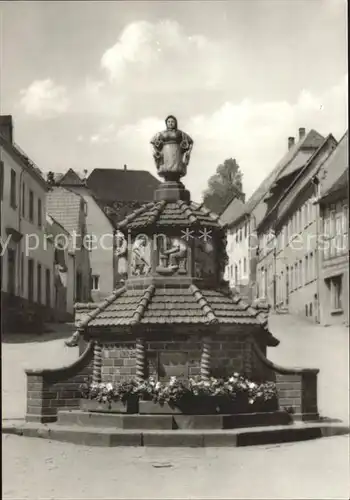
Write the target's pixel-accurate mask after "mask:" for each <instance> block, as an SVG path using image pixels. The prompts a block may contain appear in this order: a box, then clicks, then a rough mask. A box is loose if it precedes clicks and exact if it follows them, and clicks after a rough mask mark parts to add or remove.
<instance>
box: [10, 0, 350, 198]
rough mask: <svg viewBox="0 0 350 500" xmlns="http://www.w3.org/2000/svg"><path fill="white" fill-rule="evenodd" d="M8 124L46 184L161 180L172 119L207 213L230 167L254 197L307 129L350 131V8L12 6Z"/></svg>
mask: <svg viewBox="0 0 350 500" xmlns="http://www.w3.org/2000/svg"><path fill="white" fill-rule="evenodd" d="M0 21H1V54H0V57H1V59H0V111H1V114H11V115H13V119H14V139H15V141H16V143H17V144H19V146H20V147H21V148H22V149H23V150H24V151H26V153H27V154H28V155H29V157H30V158H31V159H32V160H33V161H34V162H36V163H37V165H38V166H39V168H40V169H41V170H42V171H43V172H48V171H50V170H53V171H56V172H65V171H66V170H68V168H73V169H75V170H77V171H80V172H82V171H83V170H84V169H87V170H88V172H91V171H92V170H93V169H94V168H123V166H124V165H125V164H126V165H127V167H128V168H129V169H133V170H148V171H150V172H151V173H153V174H154V175H156V169H155V165H154V163H153V159H152V153H151V146H150V139H151V137H152V136H153V135H154V134H155V133H156V132H158V131H161V130H163V129H164V128H165V124H164V119H165V117H166V116H167V115H168V114H174V115H175V116H176V117H177V118H178V124H179V128H180V129H181V130H183V131H184V132H186V133H188V134H189V135H190V136H191V137H192V139H193V140H194V148H193V152H192V157H191V162H190V165H189V167H188V175H187V177H186V178H185V179H184V183H185V184H186V187H187V188H188V189H190V190H191V192H192V199H193V200H196V201H200V199H201V196H202V192H203V190H204V189H205V188H206V186H207V182H208V178H209V177H210V176H211V175H213V174H214V173H215V170H216V168H217V166H218V165H219V164H220V163H222V162H223V161H224V160H225V159H227V158H235V159H236V160H237V162H238V164H239V165H240V168H241V170H242V172H243V190H244V191H245V193H246V195H247V196H248V197H249V196H250V195H251V194H252V192H253V191H254V189H256V188H257V187H258V185H259V184H260V182H262V180H263V179H264V178H265V176H266V175H267V174H268V173H269V172H270V171H271V170H272V169H273V167H274V166H275V165H276V163H277V162H278V161H279V159H280V158H281V157H282V156H283V155H284V154H285V152H286V151H287V142H288V141H287V139H288V137H289V136H297V134H298V128H299V127H305V128H306V130H310V129H311V128H313V129H315V130H317V131H318V132H320V133H321V134H323V135H327V134H329V133H332V134H333V135H334V136H335V138H336V139H337V140H339V139H340V138H341V136H342V135H343V134H344V132H345V131H346V129H347V118H348V117H347V108H348V104H347V93H348V90H347V89H348V69H347V9H346V0H231V1H227V2H224V1H220V0H215V1H201V2H191V1H188V0H187V1H180V0H178V1H175V2H172V1H164V2H162V1H154V2H149V1H142V2H137V1H130V0H129V1H128V2H121V1H114V2H113V1H110V2H103V1H100V0H99V1H98V2H93V1H90V2H83V1H79V2H74V1H70V2H55V1H50V2H41V1H40V2H30V1H26V2H9V1H2V2H1V3H0Z"/></svg>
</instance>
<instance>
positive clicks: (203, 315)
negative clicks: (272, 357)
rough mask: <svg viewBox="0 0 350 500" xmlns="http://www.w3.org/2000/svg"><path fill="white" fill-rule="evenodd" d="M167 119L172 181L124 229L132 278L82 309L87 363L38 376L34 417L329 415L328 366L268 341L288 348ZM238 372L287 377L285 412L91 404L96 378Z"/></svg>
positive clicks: (238, 422)
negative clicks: (297, 364)
mask: <svg viewBox="0 0 350 500" xmlns="http://www.w3.org/2000/svg"><path fill="white" fill-rule="evenodd" d="M165 123H166V130H165V131H163V132H160V133H158V134H156V135H155V136H154V138H153V139H152V141H151V144H152V146H153V156H154V160H155V164H156V168H157V172H158V175H159V176H160V177H162V178H163V179H164V182H163V183H162V184H161V185H160V186H159V187H158V188H157V190H156V191H155V193H154V201H153V202H151V203H147V204H145V205H144V206H143V207H141V208H140V209H138V210H136V211H134V212H133V213H131V214H130V215H128V216H127V217H126V219H125V220H124V221H122V222H121V223H120V224H119V226H118V229H119V230H120V231H121V232H122V233H123V234H124V240H123V241H122V243H121V244H120V246H121V247H122V248H120V249H119V250H120V251H119V255H120V256H121V257H122V258H124V259H127V275H126V276H125V281H124V282H123V283H122V285H121V286H119V287H118V288H116V289H115V290H114V291H113V293H112V294H111V296H110V297H108V298H107V299H106V300H104V301H103V302H101V303H86V304H76V326H77V330H76V333H75V334H74V335H73V337H72V338H70V339H69V340H68V341H67V342H66V344H67V345H68V346H74V345H75V346H76V345H79V349H80V357H79V359H78V360H77V361H76V363H74V364H73V365H71V366H69V367H64V368H62V369H59V370H57V369H56V370H42V371H27V378H28V393H27V399H28V401H27V402H28V405H27V416H26V419H27V421H31V422H33V421H37V422H50V421H51V422H55V421H56V420H57V418H58V423H59V424H61V425H63V424H65V423H66V424H67V423H68V422H70V423H75V424H77V423H80V424H83V425H87V424H89V423H90V424H91V422H92V420H91V419H94V420H93V421H94V422H95V423H96V425H97V426H100V425H103V424H102V422H103V421H104V422H105V421H106V420H104V419H105V418H106V415H108V418H109V420H108V422H109V423H111V422H112V424H111V425H112V426H114V427H118V428H121V429H126V428H133V429H147V428H152V429H169V430H171V432H178V431H176V430H174V429H181V428H184V427H186V426H187V428H188V427H190V428H199V429H200V428H216V429H223V428H228V427H229V428H235V427H237V426H238V427H242V426H243V427H244V426H251V425H272V424H276V423H278V424H283V425H284V424H285V425H287V424H290V423H291V422H292V421H297V420H317V418H318V410H317V387H316V386H317V372H318V370H314V369H286V368H282V367H278V366H276V365H274V364H273V363H271V362H270V361H268V359H267V358H266V351H267V347H269V346H270V347H276V346H277V345H278V343H279V341H278V340H277V339H276V338H275V337H274V336H273V335H272V334H271V333H270V332H269V329H268V308H267V307H266V305H265V304H263V303H258V302H257V303H255V304H253V305H251V304H248V303H246V302H244V301H243V300H242V299H241V298H240V296H239V295H237V294H233V293H232V292H231V291H230V289H229V287H228V284H227V282H225V281H224V279H223V274H224V268H225V265H226V237H225V233H226V232H225V228H224V227H223V226H222V224H221V223H220V220H219V217H218V216H217V215H215V214H213V213H211V212H210V211H209V210H207V209H206V208H205V207H204V206H203V205H202V204H197V203H194V202H192V201H191V197H190V193H189V191H188V190H186V188H185V186H184V185H183V183H182V182H181V178H183V177H184V176H185V175H186V173H187V168H188V165H189V161H190V155H191V151H192V147H193V140H192V139H191V137H189V136H188V135H187V134H186V133H185V132H182V131H181V130H179V129H178V127H177V120H176V118H175V117H173V116H169V117H168V118H167V119H166V121H165ZM119 241H120V240H119ZM234 372H238V373H241V374H244V376H245V377H248V378H250V379H252V380H260V381H261V380H269V381H273V382H275V384H276V387H277V399H276V402H275V407H274V408H270V409H269V411H266V412H261V411H260V412H258V413H252V412H251V413H250V414H249V413H247V412H246V413H244V414H241V415H239V414H236V415H224V414H223V412H222V411H221V410H220V408H216V410H214V412H213V413H215V415H214V414H213V415H206V419H204V420H203V418H204V416H203V415H197V416H196V415H195V414H193V413H195V412H193V411H192V417H191V418H190V419H189V418H187V419H186V418H185V419H184V418H182V417H184V415H183V413H182V417H181V415H180V414H181V411H179V410H178V409H175V410H174V411H171V410H169V408H168V407H166V408H165V407H164V408H163V410H162V409H161V408H159V406H158V407H157V406H156V405H153V406H152V404H150V402H147V401H146V402H136V404H135V405H133V407H132V408H131V407H129V408H125V409H124V410H123V409H122V408H119V409H118V407H117V406H115V407H114V409H113V408H111V407H109V411H105V410H104V407H105V406H106V405H103V404H98V403H96V402H95V401H91V400H90V401H89V400H86V399H82V398H81V392H80V390H79V386H80V384H81V383H82V382H83V381H84V380H85V379H86V377H88V378H89V380H90V381H91V382H93V383H95V384H99V383H101V382H110V383H118V382H121V381H125V380H129V379H136V380H137V381H138V382H140V383H141V382H142V381H143V380H145V379H147V378H148V377H149V376H153V377H155V379H157V380H160V381H164V380H169V379H170V378H171V377H177V378H182V379H188V378H190V377H194V376H200V377H201V379H202V380H204V381H208V380H209V379H210V377H224V376H229V375H230V374H232V373H234ZM209 413H210V412H209ZM238 413H239V412H238ZM150 414H151V415H152V418H149V417H150ZM155 414H157V415H155ZM180 417H181V418H182V420H181V418H180ZM196 418H197V419H196ZM96 419H97V420H96ZM111 419H114V420H112V421H111ZM254 422H255V423H254ZM143 439H144V438H143Z"/></svg>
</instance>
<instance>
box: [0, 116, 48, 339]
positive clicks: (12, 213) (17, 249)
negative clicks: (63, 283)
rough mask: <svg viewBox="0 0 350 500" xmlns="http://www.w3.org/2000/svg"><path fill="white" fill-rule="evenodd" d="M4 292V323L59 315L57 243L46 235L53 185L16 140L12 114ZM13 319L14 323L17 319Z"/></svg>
mask: <svg viewBox="0 0 350 500" xmlns="http://www.w3.org/2000/svg"><path fill="white" fill-rule="evenodd" d="M0 125H1V128H0V163H1V239H2V247H3V248H2V265H1V295H2V309H3V312H4V315H5V316H6V321H5V325H4V327H5V328H6V329H7V330H8V331H9V330H11V329H15V330H16V329H18V328H19V329H21V328H23V326H25V325H26V324H27V325H28V324H29V323H30V322H31V320H32V322H33V324H37V325H38V328H39V324H40V323H41V322H42V320H45V319H46V320H50V319H51V318H52V317H53V315H54V310H53V309H54V305H53V293H54V292H53V255H54V249H53V245H52V243H50V241H48V239H47V238H46V234H45V214H46V194H47V189H48V188H47V183H46V181H45V179H44V178H43V176H42V174H41V172H40V170H39V169H38V167H37V166H36V165H35V164H34V163H33V162H32V161H31V160H30V159H29V158H28V156H27V155H26V154H25V153H24V152H23V151H22V150H21V149H20V148H19V146H18V145H17V144H15V142H14V140H13V125H12V117H11V116H1V121H0ZM11 317H12V319H13V322H12V320H11Z"/></svg>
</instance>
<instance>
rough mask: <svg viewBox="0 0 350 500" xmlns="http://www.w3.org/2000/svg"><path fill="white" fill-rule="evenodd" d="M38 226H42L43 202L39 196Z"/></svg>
mask: <svg viewBox="0 0 350 500" xmlns="http://www.w3.org/2000/svg"><path fill="white" fill-rule="evenodd" d="M38 226H39V227H41V226H42V203H41V199H40V198H38Z"/></svg>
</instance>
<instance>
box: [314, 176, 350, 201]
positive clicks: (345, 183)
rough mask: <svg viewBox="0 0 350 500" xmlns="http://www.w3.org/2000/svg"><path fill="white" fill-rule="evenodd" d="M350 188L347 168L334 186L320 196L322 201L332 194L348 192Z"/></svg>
mask: <svg viewBox="0 0 350 500" xmlns="http://www.w3.org/2000/svg"><path fill="white" fill-rule="evenodd" d="M348 188H349V170H348V169H346V170H345V172H343V173H342V174H341V176H340V177H339V178H338V179H337V180H336V181H335V182H334V184H332V186H331V187H330V188H329V189H328V190H327V191H326V192H325V193H324V194H323V196H322V197H321V198H320V200H319V201H320V202H321V203H322V202H325V201H326V200H327V199H328V198H330V196H331V195H334V194H336V193H338V192H343V191H344V192H345V193H347V194H348Z"/></svg>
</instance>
